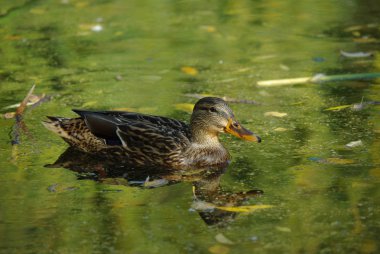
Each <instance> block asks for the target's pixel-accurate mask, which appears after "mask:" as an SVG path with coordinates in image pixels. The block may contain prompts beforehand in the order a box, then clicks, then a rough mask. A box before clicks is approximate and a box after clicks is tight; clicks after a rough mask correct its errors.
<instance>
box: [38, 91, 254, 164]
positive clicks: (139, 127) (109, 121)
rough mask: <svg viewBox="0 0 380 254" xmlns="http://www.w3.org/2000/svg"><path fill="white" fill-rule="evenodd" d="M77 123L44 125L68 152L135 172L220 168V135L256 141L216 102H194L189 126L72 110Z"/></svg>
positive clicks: (223, 160)
mask: <svg viewBox="0 0 380 254" xmlns="http://www.w3.org/2000/svg"><path fill="white" fill-rule="evenodd" d="M74 112H76V113H77V114H78V115H79V116H80V117H78V118H71V119H70V118H62V117H48V118H49V120H50V121H45V122H43V124H44V125H45V127H46V128H48V129H49V130H51V131H53V132H55V133H57V134H58V135H59V136H61V137H62V138H63V139H64V140H65V141H66V142H67V143H69V144H70V145H71V146H73V147H75V148H77V149H79V150H82V151H85V152H88V153H94V154H99V155H101V156H104V157H106V158H110V159H117V160H120V162H123V163H128V164H130V165H135V166H157V167H165V168H172V169H190V168H204V167H217V166H225V165H226V164H227V163H228V161H229V159H230V155H229V153H228V151H227V150H226V149H225V148H224V147H223V145H222V144H221V143H220V142H219V139H218V134H219V133H220V132H229V133H231V134H233V135H235V136H238V137H240V138H243V139H247V140H250V141H258V142H260V138H259V137H257V136H255V135H253V133H251V132H249V131H248V130H246V129H244V128H243V127H242V126H241V125H240V124H239V123H238V122H237V121H236V120H235V119H234V115H233V113H232V110H231V109H230V108H229V106H228V105H227V104H226V103H225V102H224V101H223V100H222V99H220V98H216V97H206V98H203V99H201V100H199V101H198V102H197V103H196V105H195V107H194V111H193V114H192V117H191V121H190V125H187V124H186V123H184V122H181V121H178V120H175V119H170V118H166V117H160V116H150V115H143V114H139V113H133V112H122V111H86V110H74Z"/></svg>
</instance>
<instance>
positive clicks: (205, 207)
mask: <svg viewBox="0 0 380 254" xmlns="http://www.w3.org/2000/svg"><path fill="white" fill-rule="evenodd" d="M191 208H193V209H195V210H197V211H210V210H214V209H215V208H216V206H215V205H214V204H213V203H208V202H206V201H201V200H195V201H194V202H193V204H192V205H191Z"/></svg>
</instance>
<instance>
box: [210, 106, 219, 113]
mask: <svg viewBox="0 0 380 254" xmlns="http://www.w3.org/2000/svg"><path fill="white" fill-rule="evenodd" d="M209 110H210V112H214V113H216V112H218V111H217V110H216V108H215V107H210V108H209Z"/></svg>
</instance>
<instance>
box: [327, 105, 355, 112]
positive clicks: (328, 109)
mask: <svg viewBox="0 0 380 254" xmlns="http://www.w3.org/2000/svg"><path fill="white" fill-rule="evenodd" d="M349 107H351V105H342V106H336V107H331V108H327V109H325V111H340V110H342V109H345V108H349Z"/></svg>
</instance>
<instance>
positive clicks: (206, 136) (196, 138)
mask: <svg viewBox="0 0 380 254" xmlns="http://www.w3.org/2000/svg"><path fill="white" fill-rule="evenodd" d="M190 130H191V141H192V143H195V144H198V145H203V146H214V147H215V146H222V144H221V143H220V142H219V138H218V134H219V132H217V131H210V130H208V129H205V128H204V125H202V126H198V125H197V124H196V123H193V124H191V126H190Z"/></svg>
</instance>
